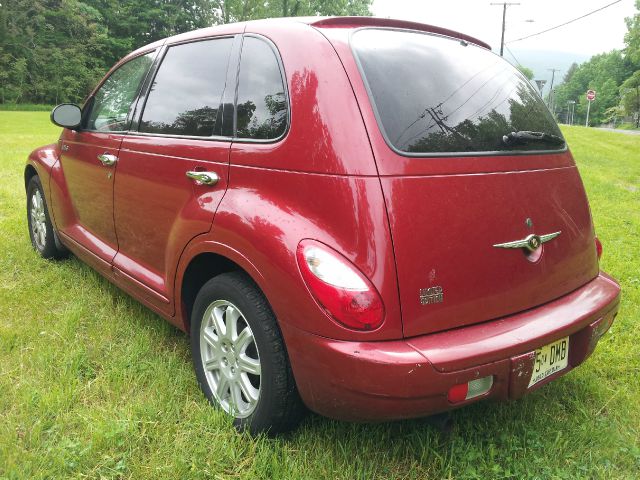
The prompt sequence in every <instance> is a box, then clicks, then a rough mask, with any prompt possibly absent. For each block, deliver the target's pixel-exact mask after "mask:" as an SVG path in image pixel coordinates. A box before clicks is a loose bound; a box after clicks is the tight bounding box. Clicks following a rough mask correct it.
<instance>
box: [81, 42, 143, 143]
mask: <svg viewBox="0 0 640 480" xmlns="http://www.w3.org/2000/svg"><path fill="white" fill-rule="evenodd" d="M153 56H154V52H151V53H147V54H146V55H141V56H139V57H136V58H134V59H133V60H130V61H128V62H127V63H125V64H124V65H122V66H121V67H119V68H118V69H117V70H116V71H115V72H113V73H112V74H111V75H110V76H109V78H107V80H106V81H105V82H104V83H103V84H102V86H101V87H100V89H99V90H98V91H97V92H96V94H95V95H94V96H93V97H94V98H93V101H92V107H91V111H90V112H89V114H88V116H87V123H86V128H87V129H88V130H97V131H101V132H122V131H124V130H127V129H128V128H129V122H128V117H129V109H130V108H131V104H132V103H133V99H134V98H135V96H136V93H137V92H138V88H139V87H140V83H141V82H142V80H143V79H144V77H145V75H146V74H147V72H148V71H149V68H150V67H151V64H152V63H153Z"/></svg>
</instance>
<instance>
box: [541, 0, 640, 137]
mask: <svg viewBox="0 0 640 480" xmlns="http://www.w3.org/2000/svg"><path fill="white" fill-rule="evenodd" d="M636 8H637V9H638V11H639V12H636V14H635V15H634V16H633V17H631V18H627V19H626V23H627V33H626V35H625V37H624V40H625V48H624V49H623V50H613V51H611V52H608V53H601V54H598V55H594V56H593V57H591V58H590V59H589V60H588V61H586V62H584V63H581V64H580V65H578V64H576V63H574V64H573V65H571V67H570V68H569V70H568V71H567V72H566V74H565V76H564V79H563V82H562V84H561V85H559V86H558V87H557V88H555V89H554V92H553V94H552V96H551V98H550V99H549V98H548V100H550V101H551V103H552V107H553V110H554V113H555V114H556V116H557V117H558V119H559V120H560V121H567V120H568V119H569V118H570V114H569V111H570V108H571V104H570V103H569V102H572V101H573V102H576V103H575V106H574V107H573V108H574V109H575V113H574V119H575V120H576V122H577V121H581V123H583V124H584V122H585V120H586V113H587V104H588V103H589V102H588V100H587V98H586V95H585V94H586V92H587V90H595V91H596V93H597V97H596V100H595V101H593V102H592V103H591V109H590V111H589V124H590V125H599V124H603V123H619V122H621V121H623V120H625V119H627V120H631V121H632V122H633V123H634V125H635V127H636V128H638V127H640V0H636Z"/></svg>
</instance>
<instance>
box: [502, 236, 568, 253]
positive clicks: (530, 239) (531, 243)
mask: <svg viewBox="0 0 640 480" xmlns="http://www.w3.org/2000/svg"><path fill="white" fill-rule="evenodd" d="M561 233H562V232H553V233H547V234H546V235H536V234H535V233H532V234H531V235H527V236H526V237H525V238H523V239H522V240H514V241H513V242H505V243H496V244H495V245H494V247H496V248H526V249H527V250H529V251H530V252H533V251H534V250H536V249H537V248H538V247H539V246H540V245H542V244H543V243H546V242H548V241H549V240H553V239H554V238H556V237H557V236H558V235H560V234H561Z"/></svg>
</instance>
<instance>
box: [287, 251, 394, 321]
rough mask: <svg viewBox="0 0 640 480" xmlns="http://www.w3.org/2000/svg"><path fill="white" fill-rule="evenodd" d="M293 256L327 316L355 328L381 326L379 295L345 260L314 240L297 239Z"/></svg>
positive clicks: (382, 315) (382, 313) (382, 318)
mask: <svg viewBox="0 0 640 480" xmlns="http://www.w3.org/2000/svg"><path fill="white" fill-rule="evenodd" d="M297 258H298V265H299V267H300V272H301V273H302V277H303V278H304V281H305V283H306V284H307V286H308V287H309V290H310V291H311V293H312V295H313V296H314V298H315V299H316V300H317V301H318V303H319V304H320V305H321V306H322V307H323V308H324V309H325V311H326V312H327V313H328V314H329V315H330V316H331V317H333V318H334V319H335V320H337V321H338V322H339V323H341V324H342V325H344V326H346V327H348V328H352V329H355V330H374V329H376V328H378V327H379V326H380V325H382V321H383V320H384V305H383V303H382V298H380V294H379V293H378V291H377V290H376V288H375V287H374V286H373V284H372V283H371V282H370V281H369V279H367V277H365V276H364V275H363V274H362V273H361V272H360V271H359V270H358V269H357V268H356V267H355V266H354V265H353V264H352V263H351V262H349V260H347V259H346V258H344V257H343V256H342V255H340V254H339V253H338V252H336V251H335V250H333V249H331V248H329V247H327V246H326V245H324V244H322V243H320V242H316V241H314V240H303V241H302V242H300V244H299V245H298V251H297Z"/></svg>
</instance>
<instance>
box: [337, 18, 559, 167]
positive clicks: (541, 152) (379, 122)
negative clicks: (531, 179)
mask: <svg viewBox="0 0 640 480" xmlns="http://www.w3.org/2000/svg"><path fill="white" fill-rule="evenodd" d="M362 30H391V31H399V32H407V33H417V34H420V35H431V36H434V37H442V38H446V39H449V40H455V41H459V42H462V41H465V40H462V39H460V38H456V37H450V36H448V35H443V34H440V33H435V32H424V31H421V30H412V29H410V28H397V27H371V26H369V27H362V28H355V29H353V30H352V31H351V32H350V33H349V48H350V50H351V54H352V55H353V58H354V60H355V62H356V65H357V66H358V72H359V73H360V77H361V78H362V83H363V84H364V87H365V89H366V90H367V101H368V102H369V105H371V109H372V110H373V114H374V116H375V118H376V124H377V128H378V130H379V131H380V134H381V135H382V137H383V138H384V141H385V143H386V144H387V146H388V147H389V148H390V149H391V150H392V151H393V152H395V153H397V154H398V155H401V156H403V157H411V158H442V157H495V156H503V157H513V156H523V155H545V154H556V155H557V154H559V153H564V152H566V151H568V150H569V146H568V144H567V142H566V140H565V143H564V147H563V148H558V149H547V150H513V151H508V150H491V151H476V152H469V151H465V152H428V153H427V152H416V153H414V152H405V151H403V150H400V149H398V148H396V147H395V145H393V143H391V141H390V140H389V137H388V136H387V132H386V130H385V128H384V125H383V123H382V119H381V117H380V113H379V112H378V107H377V105H376V103H375V101H374V100H373V92H372V91H371V87H370V86H369V81H368V80H367V77H366V76H365V74H364V69H363V68H362V63H361V62H360V58H359V57H358V53H357V51H356V49H355V48H354V45H353V36H354V35H355V34H356V33H358V32H360V31H362ZM467 43H468V42H467ZM469 46H473V47H475V48H484V47H481V46H479V45H475V44H471V43H469ZM489 52H491V53H492V54H494V55H497V54H496V53H494V52H493V51H491V50H489ZM505 61H506V60H505ZM514 68H515V67H514ZM517 74H518V75H520V76H521V77H522V78H524V79H525V81H527V82H528V81H529V80H527V79H526V78H525V77H524V75H522V74H521V73H520V72H517ZM545 106H546V105H545ZM554 121H555V119H554Z"/></svg>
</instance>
